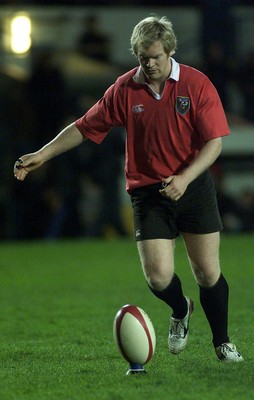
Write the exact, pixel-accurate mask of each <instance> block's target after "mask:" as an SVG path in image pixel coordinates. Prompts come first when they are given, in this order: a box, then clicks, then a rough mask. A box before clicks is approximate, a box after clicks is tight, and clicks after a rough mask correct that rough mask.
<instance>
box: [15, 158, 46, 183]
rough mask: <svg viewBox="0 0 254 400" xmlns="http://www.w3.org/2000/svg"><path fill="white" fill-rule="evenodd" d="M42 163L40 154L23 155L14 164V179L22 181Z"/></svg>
mask: <svg viewBox="0 0 254 400" xmlns="http://www.w3.org/2000/svg"><path fill="white" fill-rule="evenodd" d="M43 163H44V161H43V160H42V159H41V156H40V153H39V152H36V153H30V154H25V155H24V156H22V157H20V158H19V159H18V160H17V161H16V162H15V164H14V168H13V173H14V176H15V178H16V179H18V180H19V181H23V180H24V179H25V178H26V176H27V174H29V172H31V171H33V170H34V169H37V168H39V167H40V166H41V165H42V164H43Z"/></svg>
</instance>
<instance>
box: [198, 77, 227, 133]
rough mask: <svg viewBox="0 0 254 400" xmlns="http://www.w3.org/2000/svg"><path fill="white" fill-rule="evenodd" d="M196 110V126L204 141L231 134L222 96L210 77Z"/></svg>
mask: <svg viewBox="0 0 254 400" xmlns="http://www.w3.org/2000/svg"><path fill="white" fill-rule="evenodd" d="M196 111H197V112H196V126H197V129H198V132H199V134H200V136H201V138H202V140H203V141H208V140H211V139H215V138H218V137H221V136H226V135H229V134H230V130H229V126H228V123H227V119H226V115H225V112H224V109H223V106H222V103H221V100H220V97H219V95H218V92H217V90H216V89H215V87H214V86H213V84H212V83H211V82H210V81H209V79H207V80H206V81H205V82H204V84H203V86H202V88H201V90H200V97H199V101H198V104H197V110H196Z"/></svg>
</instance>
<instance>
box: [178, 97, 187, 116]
mask: <svg viewBox="0 0 254 400" xmlns="http://www.w3.org/2000/svg"><path fill="white" fill-rule="evenodd" d="M189 109H190V98H189V97H184V96H177V98H176V111H177V112H178V113H179V114H181V115H184V114H186V113H187V112H188V111H189Z"/></svg>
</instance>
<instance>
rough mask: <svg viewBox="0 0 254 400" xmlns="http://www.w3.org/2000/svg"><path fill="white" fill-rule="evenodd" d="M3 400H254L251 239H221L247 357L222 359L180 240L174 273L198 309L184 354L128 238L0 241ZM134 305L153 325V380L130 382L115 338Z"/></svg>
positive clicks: (235, 337) (235, 334)
mask: <svg viewBox="0 0 254 400" xmlns="http://www.w3.org/2000/svg"><path fill="white" fill-rule="evenodd" d="M0 251H1V259H0V299H1V313H0V323H1V325H0V327H1V329H0V354H1V356H0V357H1V361H0V362H1V367H0V400H14V399H15V400H16V399H17V400H44V399H45V400H46V399H50V400H58V399H59V400H60V399H61V400H106V399H107V400H125V399H128V400H139V399H146V400H157V399H158V400H166V399H167V400H171V399H172V400H173V399H180V400H199V399H202V400H215V399H216V400H217V399H220V400H249V399H254V372H253V360H254V346H253V339H254V335H253V322H254V316H253V300H254V296H253V282H254V236H247V235H246V236H223V238H222V245H221V262H222V266H223V272H224V274H225V276H226V277H227V279H228V282H229V285H230V336H231V340H232V341H233V342H236V343H237V346H238V348H239V349H240V350H241V352H242V354H243V356H244V358H245V361H244V362H243V363H239V364H234V365H232V364H229V365H225V364H222V363H220V362H219V361H217V359H216V357H215V355H214V351H213V348H212V345H211V337H210V331H209V328H208V323H207V322H206V320H205V317H204V314H203V312H202V309H201V306H200V304H199V301H198V290H197V287H196V284H195V282H194V279H193V277H192V275H191V272H190V269H189V267H188V264H187V261H186V257H185V253H184V248H183V244H182V242H181V240H179V242H178V243H177V247H176V251H177V273H178V274H179V275H180V277H181V278H182V282H183V287H184V291H185V293H186V294H188V295H190V296H191V297H192V298H193V299H194V301H195V303H196V310H195V312H194V314H193V317H192V321H191V333H190V338H189V343H188V346H187V348H186V350H185V351H184V352H183V353H182V354H180V355H179V356H173V355H171V354H169V352H168V350H167V335H168V318H169V314H170V313H169V310H168V308H167V307H166V305H164V303H162V302H160V301H159V300H158V299H156V298H154V297H153V296H152V295H151V293H150V291H149V290H148V289H147V287H146V284H145V282H144V279H143V276H142V272H141V269H140V264H139V260H138V256H137V251H136V245H135V243H134V242H133V241H132V240H119V241H118V240H108V241H87V240H79V241H58V242H51V243H44V242H31V243H29V242H22V243H3V244H1V245H0ZM126 303H132V304H136V305H138V306H140V307H141V308H143V309H144V310H145V311H146V312H147V313H148V315H149V316H150V318H151V319H152V321H153V324H154V327H155V331H156V334H157V348H156V352H155V355H154V357H153V359H152V360H151V361H150V362H149V363H148V364H147V366H146V370H147V375H142V376H126V375H125V372H126V370H127V367H128V366H127V364H126V362H125V360H124V359H123V358H122V356H121V355H120V353H119V352H118V350H117V348H116V346H115V343H114V341H113V335H112V326H113V320H114V317H115V314H116V312H117V311H118V309H119V308H120V307H121V306H122V305H124V304H126Z"/></svg>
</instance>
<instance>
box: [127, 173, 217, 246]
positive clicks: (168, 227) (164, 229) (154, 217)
mask: <svg viewBox="0 0 254 400" xmlns="http://www.w3.org/2000/svg"><path fill="white" fill-rule="evenodd" d="M160 189H162V184H161V183H158V184H154V185H149V186H144V187H141V188H138V189H134V190H133V191H132V192H131V202H132V207H133V218H134V236H135V240H136V241H139V240H147V239H159V238H161V239H174V238H175V237H177V236H178V235H179V234H180V233H181V232H186V233H187V232H188V233H196V234H206V233H212V232H217V231H220V230H222V229H223V225H222V222H221V218H220V213H219V209H218V204H217V198H216V190H215V187H214V182H213V179H212V177H211V175H210V172H209V171H206V172H204V173H203V174H202V175H200V176H199V177H198V178H197V179H195V180H194V181H193V182H191V183H190V184H189V186H188V187H187V190H186V192H185V193H184V195H183V196H182V197H181V198H180V199H179V200H178V201H174V200H171V199H168V198H166V197H164V196H162V195H161V194H160V192H159V190H160Z"/></svg>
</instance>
